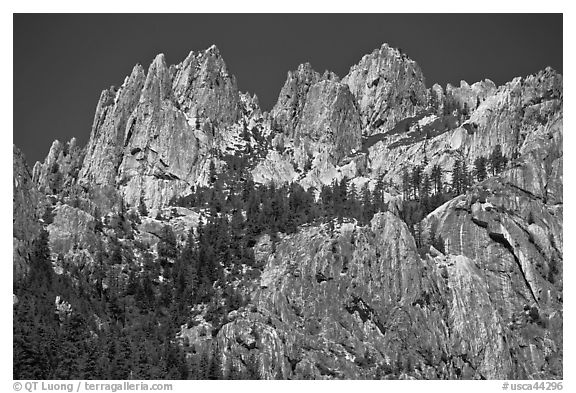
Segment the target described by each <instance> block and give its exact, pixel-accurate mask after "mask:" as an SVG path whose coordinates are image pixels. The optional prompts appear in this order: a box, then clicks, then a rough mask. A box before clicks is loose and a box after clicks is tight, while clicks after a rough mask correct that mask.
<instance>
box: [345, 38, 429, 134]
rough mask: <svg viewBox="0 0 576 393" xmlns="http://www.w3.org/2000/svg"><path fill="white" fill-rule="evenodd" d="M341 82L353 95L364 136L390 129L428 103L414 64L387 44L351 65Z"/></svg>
mask: <svg viewBox="0 0 576 393" xmlns="http://www.w3.org/2000/svg"><path fill="white" fill-rule="evenodd" d="M342 83H344V84H346V85H348V86H349V87H350V91H351V92H352V94H353V95H354V97H355V98H356V102H357V103H358V109H359V111H360V114H361V118H362V126H363V129H364V133H365V135H372V134H374V133H378V132H383V131H386V130H389V129H392V128H393V127H394V126H395V125H396V124H397V123H398V122H399V121H400V120H402V119H405V118H406V117H410V116H414V115H416V114H417V113H418V112H420V111H421V110H423V109H425V108H426V107H427V104H428V93H427V91H426V86H425V82H424V76H423V74H422V70H421V69H420V67H419V66H418V64H416V62H414V61H413V60H411V59H409V58H408V57H406V55H405V54H403V53H401V52H400V51H398V50H397V49H394V48H391V47H389V46H388V45H387V44H384V45H382V47H381V48H379V49H376V50H374V51H373V52H372V53H371V54H368V55H366V56H364V57H363V58H362V60H360V62H359V63H358V64H356V65H354V66H352V68H350V71H349V72H348V75H346V76H345V77H344V78H343V79H342Z"/></svg>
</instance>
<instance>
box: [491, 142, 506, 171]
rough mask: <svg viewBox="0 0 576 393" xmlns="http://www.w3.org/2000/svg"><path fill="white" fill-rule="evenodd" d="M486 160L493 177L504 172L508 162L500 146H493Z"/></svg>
mask: <svg viewBox="0 0 576 393" xmlns="http://www.w3.org/2000/svg"><path fill="white" fill-rule="evenodd" d="M488 160H489V163H490V170H491V172H492V175H494V176H495V175H498V174H500V172H502V171H503V170H504V168H505V167H506V163H507V161H508V160H507V158H506V157H505V156H504V155H503V154H502V146H500V145H496V146H494V149H493V150H492V153H491V154H490V157H489V159H488Z"/></svg>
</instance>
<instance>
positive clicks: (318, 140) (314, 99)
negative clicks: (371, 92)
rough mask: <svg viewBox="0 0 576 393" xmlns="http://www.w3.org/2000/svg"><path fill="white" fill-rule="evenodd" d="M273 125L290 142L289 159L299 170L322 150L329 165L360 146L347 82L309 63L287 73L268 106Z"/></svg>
mask: <svg viewBox="0 0 576 393" xmlns="http://www.w3.org/2000/svg"><path fill="white" fill-rule="evenodd" d="M272 117H273V119H274V122H275V125H276V127H277V128H278V129H279V130H280V131H281V132H282V133H283V134H284V135H286V136H287V137H288V140H289V142H288V143H286V142H284V144H285V145H288V144H293V146H294V158H293V160H294V161H295V163H296V164H297V165H298V167H299V168H300V169H304V168H305V167H306V166H308V165H310V164H311V161H312V160H313V159H314V157H316V156H317V155H318V154H320V153H325V154H326V156H327V159H328V161H329V162H331V163H332V164H337V163H339V162H340V161H341V160H342V159H343V158H344V157H346V156H347V155H349V154H350V153H351V152H354V151H356V150H358V149H359V148H360V139H361V134H362V131H361V124H360V114H359V112H358V108H357V107H356V103H355V100H354V97H353V96H352V94H351V93H350V90H349V88H348V86H347V85H345V84H343V83H340V82H339V80H338V77H337V76H336V75H334V74H332V73H328V72H326V73H325V74H324V75H323V76H321V75H320V74H318V73H317V72H316V71H314V70H313V69H312V67H311V65H310V64H308V63H306V64H302V65H300V67H298V70H296V71H294V72H289V73H288V79H287V80H286V83H285V84H284V87H283V88H282V90H281V91H280V96H279V97H278V102H277V103H276V105H275V106H274V108H273V109H272Z"/></svg>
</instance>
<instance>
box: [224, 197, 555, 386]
mask: <svg viewBox="0 0 576 393" xmlns="http://www.w3.org/2000/svg"><path fill="white" fill-rule="evenodd" d="M473 197H474V196H473V195H469V196H468V198H473ZM475 203H478V202H475ZM486 203H489V202H486ZM454 205H456V206H457V207H454ZM476 206H477V205H476ZM466 207H467V206H466V205H465V204H463V203H462V199H457V200H454V201H451V202H450V203H449V204H447V206H445V207H444V208H443V209H441V210H439V211H438V212H435V213H434V214H433V215H431V217H429V218H428V219H427V220H428V221H427V222H430V223H431V225H432V226H434V227H435V235H436V236H442V238H443V239H444V242H445V244H446V250H445V252H446V254H442V253H440V252H438V251H434V252H433V253H432V254H428V255H427V256H426V257H425V258H421V257H420V256H419V254H418V252H417V250H416V245H415V242H414V239H413V238H412V236H411V235H410V233H409V231H408V228H407V227H406V225H405V224H404V223H403V222H401V221H400V220H399V219H398V218H397V217H396V216H394V215H393V214H391V213H385V214H381V215H377V216H375V217H374V219H373V220H372V223H371V225H370V227H355V226H354V225H352V224H348V225H346V224H345V225H344V226H343V227H342V228H340V229H339V230H337V231H335V232H333V233H330V231H328V230H327V229H326V228H323V227H314V228H309V229H304V230H302V231H301V232H300V233H298V234H297V235H294V236H290V237H287V238H284V239H282V241H281V242H280V243H279V244H278V245H277V246H276V250H275V251H272V250H270V249H266V247H265V243H262V244H261V250H260V253H259V254H258V255H259V257H260V258H262V259H263V260H264V261H265V262H266V267H265V269H264V272H263V274H262V279H261V284H260V289H258V290H257V291H256V292H255V294H254V300H253V302H252V306H248V307H247V311H246V312H244V313H242V314H240V315H238V316H237V317H236V319H235V320H234V321H233V322H230V323H229V324H227V325H225V326H224V327H223V328H222V330H220V332H219V333H218V335H217V337H216V346H217V348H218V350H219V351H220V353H221V356H222V361H223V362H224V364H228V365H229V366H230V367H232V368H233V367H237V368H239V369H241V368H242V367H243V366H242V365H243V364H245V363H246V361H247V359H251V358H253V357H257V358H258V359H259V364H260V365H261V370H260V372H261V374H262V376H263V377H265V378H278V377H281V378H296V379H307V378H314V379H331V378H347V379H349V378H362V379H363V378H381V377H384V376H386V377H387V378H425V379H436V378H440V379H444V378H452V379H453V378H464V379H510V378H521V379H528V378H530V379H531V378H538V379H540V378H557V377H558V376H560V375H561V373H562V370H561V358H562V338H561V337H562V295H561V293H562V289H561V287H562V285H561V283H559V282H558V281H557V280H556V278H555V277H557V275H561V273H559V271H558V270H556V271H555V273H553V274H552V276H549V277H548V275H549V274H550V271H551V270H550V269H549V267H548V265H547V262H544V260H545V259H546V258H548V261H549V263H552V264H557V265H556V266H558V265H561V253H558V249H555V247H554V246H552V245H551V244H550V242H549V241H548V240H544V239H542V238H541V237H537V236H538V235H536V236H533V237H531V235H530V234H529V233H530V232H528V228H529V227H530V226H532V228H531V231H532V233H537V232H539V231H540V230H541V231H542V232H544V231H546V230H548V229H550V228H553V229H552V230H553V231H554V233H555V235H556V236H559V237H560V239H559V240H558V239H557V240H555V241H559V244H561V229H560V228H561V225H560V227H559V226H558V218H557V216H556V218H555V217H553V216H552V215H551V214H550V213H546V214H544V215H543V216H544V217H546V218H545V220H547V223H546V224H544V223H540V225H542V227H538V228H540V229H537V228H536V226H535V224H529V225H528V224H526V223H517V221H519V220H518V218H516V217H513V218H512V217H510V216H509V215H508V214H500V213H499V210H498V209H497V208H496V209H494V210H492V211H491V214H492V217H491V220H495V221H496V222H497V227H498V229H491V225H493V224H488V227H487V228H485V227H483V224H482V221H479V223H476V222H475V221H478V220H477V219H476V218H475V215H476V216H477V215H478V214H479V213H478V212H477V211H476V210H477V207H474V206H473V207H471V211H472V213H466V210H465V209H466ZM468 207H469V205H468ZM518 208H521V207H520V206H518ZM540 208H543V209H546V208H545V207H542V206H540ZM535 209H536V207H535ZM534 214H536V213H534ZM444 215H446V217H445V216H444ZM438 216H440V217H442V221H441V223H438V222H437V220H438V218H437V217H438ZM448 216H449V217H451V218H448ZM497 220H501V221H497ZM560 220H561V219H560ZM490 222H492V221H490ZM548 225H549V226H548ZM507 226H510V229H509V232H508V230H506V229H504V228H506V227H507ZM544 228H545V229H544ZM558 229H560V231H559V232H558ZM530 238H532V239H538V240H534V242H544V243H546V242H548V243H547V248H546V246H543V248H542V250H545V251H540V249H539V248H537V247H536V246H535V245H534V244H532V243H531V242H532V240H529V239H530ZM555 241H554V242H555ZM510 244H513V245H514V246H511V245H510ZM554 244H558V243H554ZM541 252H542V253H541ZM546 253H548V257H546V256H545V254H546ZM432 255H434V256H432ZM556 269H557V268H556ZM547 277H548V278H547ZM549 280H552V282H550V281H549ZM533 310H536V311H533Z"/></svg>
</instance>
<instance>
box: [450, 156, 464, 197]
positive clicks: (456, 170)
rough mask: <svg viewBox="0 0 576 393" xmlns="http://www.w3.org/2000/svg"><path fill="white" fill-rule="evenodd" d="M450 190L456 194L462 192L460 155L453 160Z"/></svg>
mask: <svg viewBox="0 0 576 393" xmlns="http://www.w3.org/2000/svg"><path fill="white" fill-rule="evenodd" d="M452 190H453V191H454V192H455V193H456V194H461V193H462V159H461V158H460V157H458V158H456V160H454V166H453V167H452Z"/></svg>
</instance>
